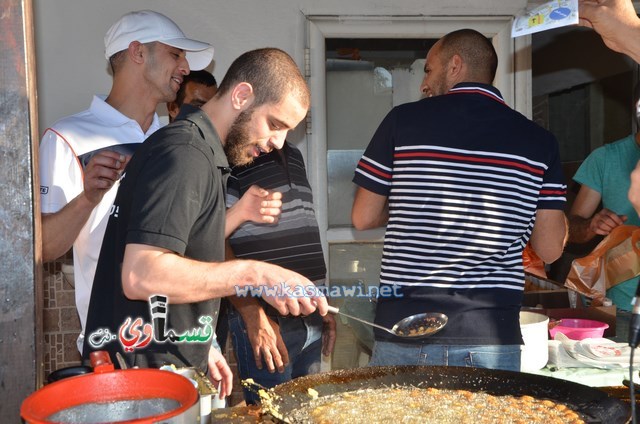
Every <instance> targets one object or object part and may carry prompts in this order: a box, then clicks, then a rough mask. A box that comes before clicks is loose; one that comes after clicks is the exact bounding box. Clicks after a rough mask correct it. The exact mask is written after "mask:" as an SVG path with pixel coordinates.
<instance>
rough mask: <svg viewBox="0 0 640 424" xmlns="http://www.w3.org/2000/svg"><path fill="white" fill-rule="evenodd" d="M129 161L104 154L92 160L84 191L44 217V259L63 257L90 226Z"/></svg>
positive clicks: (112, 153) (86, 172) (112, 154)
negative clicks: (105, 196)
mask: <svg viewBox="0 0 640 424" xmlns="http://www.w3.org/2000/svg"><path fill="white" fill-rule="evenodd" d="M128 160H129V158H127V157H126V156H125V155H122V154H120V153H116V152H111V151H104V152H100V153H98V154H96V155H95V156H94V157H92V158H91V160H90V161H89V163H88V164H87V167H86V168H85V170H84V191H83V192H82V193H80V194H79V195H78V196H76V197H75V198H74V199H73V200H71V202H69V203H67V205H65V207H63V208H62V209H60V210H59V211H58V212H56V213H51V214H42V259H43V261H44V262H47V261H52V260H55V259H57V258H59V257H60V256H62V255H64V254H65V253H66V252H67V251H68V250H69V249H71V246H73V243H74V242H75V240H76V238H77V237H78V234H80V230H82V227H84V225H85V224H86V223H87V220H88V219H89V216H91V212H92V211H93V209H94V208H95V207H96V206H97V205H98V204H99V203H100V201H101V200H102V198H103V197H104V195H105V193H106V192H107V191H109V189H111V187H113V185H114V184H115V182H116V181H118V179H119V178H120V175H121V174H122V170H123V169H124V167H125V166H126V165H127V162H128Z"/></svg>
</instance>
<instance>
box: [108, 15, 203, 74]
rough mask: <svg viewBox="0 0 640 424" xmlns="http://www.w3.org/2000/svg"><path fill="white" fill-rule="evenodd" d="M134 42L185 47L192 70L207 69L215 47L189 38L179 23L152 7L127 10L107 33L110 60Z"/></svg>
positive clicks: (183, 48)
mask: <svg viewBox="0 0 640 424" xmlns="http://www.w3.org/2000/svg"><path fill="white" fill-rule="evenodd" d="M133 41H138V42H140V43H143V44H144V43H151V42H153V41H158V42H160V43H163V44H166V45H168V46H171V47H176V48H178V49H182V50H184V51H185V52H186V58H187V62H189V68H190V69H191V70H192V71H199V70H200V69H204V68H205V67H206V66H207V65H209V63H211V59H213V46H211V45H210V44H209V43H204V42H202V41H196V40H192V39H190V38H187V37H186V36H185V35H184V33H183V32H182V30H180V28H179V27H178V25H176V23H175V22H173V21H172V20H171V19H169V18H167V17H166V16H164V15H163V14H161V13H158V12H154V11H152V10H140V11H137V12H131V13H127V14H126V15H124V16H123V17H122V18H120V19H119V20H118V22H116V23H115V24H113V25H112V26H111V28H109V30H108V31H107V34H106V35H105V36H104V49H105V51H104V52H105V57H106V58H107V60H109V58H110V57H111V56H113V55H114V54H115V53H118V52H120V51H122V50H125V49H127V48H129V44H131V43H132V42H133Z"/></svg>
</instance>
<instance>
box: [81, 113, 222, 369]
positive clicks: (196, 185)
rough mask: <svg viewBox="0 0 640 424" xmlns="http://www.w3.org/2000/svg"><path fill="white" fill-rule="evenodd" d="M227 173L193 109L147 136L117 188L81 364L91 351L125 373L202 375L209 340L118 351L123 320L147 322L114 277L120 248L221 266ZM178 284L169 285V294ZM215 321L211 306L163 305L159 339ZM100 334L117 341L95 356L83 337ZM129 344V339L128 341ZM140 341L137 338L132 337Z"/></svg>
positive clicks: (212, 136)
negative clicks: (183, 369) (157, 250)
mask: <svg viewBox="0 0 640 424" xmlns="http://www.w3.org/2000/svg"><path fill="white" fill-rule="evenodd" d="M228 171H229V165H228V162H227V158H226V156H225V154H224V150H223V148H222V144H221V142H220V138H219V137H218V134H217V132H216V130H215V128H214V127H213V125H212V123H211V121H210V120H209V118H208V117H207V116H206V115H205V114H204V113H203V112H202V111H201V110H200V109H195V108H191V107H187V108H183V113H181V114H180V116H179V117H178V120H177V121H175V122H174V123H172V124H170V125H168V126H166V127H164V128H161V129H160V130H158V131H157V132H155V133H154V134H152V135H151V136H150V137H149V138H148V139H147V140H146V141H145V142H144V143H143V144H142V145H141V147H140V148H139V149H138V150H137V151H136V153H135V154H134V156H133V158H132V159H131V161H130V162H129V164H128V165H127V168H126V171H125V175H124V177H123V178H122V180H121V183H120V188H119V190H118V194H117V196H116V200H115V202H114V205H113V208H112V213H111V215H110V217H109V223H108V226H107V230H106V233H105V237H104V241H103V244H102V249H101V252H100V259H99V261H98V267H97V270H96V277H95V279H94V283H93V289H92V293H91V303H90V306H89V314H88V318H87V328H86V332H85V345H84V352H83V354H84V357H85V358H88V355H89V353H90V352H91V351H92V350H101V349H106V350H108V351H109V352H110V353H111V357H112V361H114V362H115V353H116V352H120V353H121V354H122V355H123V356H124V357H125V358H126V360H127V363H128V365H129V366H134V365H138V366H141V367H159V366H161V365H163V364H170V363H173V364H175V365H176V366H196V367H199V368H201V369H202V370H203V371H204V370H206V365H207V353H208V350H209V347H210V345H211V340H210V339H208V340H206V341H198V340H196V339H197V338H191V339H190V340H189V339H188V338H186V337H185V338H183V339H182V340H180V341H175V340H174V341H171V340H165V341H164V342H158V340H157V338H156V339H154V340H153V341H151V342H150V343H149V344H147V345H145V346H142V347H140V346H139V345H141V344H142V342H140V343H138V346H136V345H135V344H134V346H133V347H134V349H133V351H126V350H127V349H126V347H128V346H127V345H126V343H125V344H123V343H122V342H121V340H123V338H122V337H120V336H118V334H119V330H120V329H121V327H122V325H123V324H124V323H125V322H126V320H127V318H131V320H132V321H135V319H136V318H138V317H140V318H142V322H143V323H149V324H151V323H152V317H151V313H150V310H149V302H146V301H133V300H129V299H127V298H126V297H125V296H124V293H123V291H122V280H121V273H120V270H121V266H122V260H123V257H124V249H125V246H126V244H128V243H135V244H146V245H151V246H157V247H161V248H165V249H168V250H171V251H173V252H175V253H176V254H178V255H180V256H184V257H188V258H191V259H195V260H198V261H205V262H211V261H223V260H224V223H225V186H226V177H227V174H228ZM182 283H184V282H183V281H175V285H176V286H179V285H180V284H182ZM157 294H160V295H164V293H157ZM216 314H217V302H215V301H214V300H208V301H204V302H198V303H192V304H181V305H178V304H173V303H171V298H169V299H168V308H167V321H166V323H165V329H164V330H165V333H166V332H167V331H168V330H172V331H173V333H174V334H175V335H183V336H186V335H188V334H190V333H189V332H191V334H193V331H194V330H198V329H200V331H201V333H200V334H204V333H203V332H204V330H205V328H204V324H203V321H202V320H201V317H212V318H214V317H215V315H216ZM205 321H206V318H205ZM213 327H215V322H213ZM104 329H108V330H109V332H110V333H111V334H112V335H115V336H117V337H116V338H115V339H114V340H111V341H110V342H108V343H106V344H105V345H104V346H102V347H100V349H98V348H96V344H95V341H96V340H97V338H96V337H93V339H92V338H91V336H92V335H93V334H94V333H96V332H97V331H99V330H102V333H103V334H104V333H105V330H104ZM142 329H143V328H142V327H139V328H138V330H142ZM129 330H131V331H132V332H133V331H135V329H131V328H129ZM154 331H157V328H154ZM133 336H135V334H133ZM133 336H132V334H131V333H129V334H128V340H131V339H132V338H133ZM143 339H144V335H142V336H140V340H143ZM92 340H93V341H94V344H93V345H92V344H91V343H90V342H91V341H92ZM128 343H131V342H130V341H129V342H128Z"/></svg>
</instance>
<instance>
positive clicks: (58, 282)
mask: <svg viewBox="0 0 640 424" xmlns="http://www.w3.org/2000/svg"><path fill="white" fill-rule="evenodd" d="M70 257H71V254H70V253H69V254H68V256H65V257H63V258H61V259H59V260H57V261H55V262H51V263H47V264H45V265H44V272H43V280H44V283H43V286H44V313H43V316H44V323H43V325H44V331H43V333H44V373H45V380H46V377H47V376H48V375H49V373H51V371H55V370H57V369H60V368H64V367H69V366H73V365H79V364H80V354H79V353H78V349H77V347H76V338H77V337H78V333H79V332H80V319H79V318H78V314H77V312H76V306H75V298H74V293H75V291H74V286H73V273H71V274H69V275H68V276H65V274H64V273H63V272H62V268H63V264H70V263H71V259H70ZM65 271H66V269H65Z"/></svg>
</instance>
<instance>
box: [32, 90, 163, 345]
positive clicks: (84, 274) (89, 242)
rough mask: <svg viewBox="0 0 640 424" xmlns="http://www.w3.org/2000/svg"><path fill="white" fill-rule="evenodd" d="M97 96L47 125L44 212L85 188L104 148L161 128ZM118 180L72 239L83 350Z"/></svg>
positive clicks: (125, 149)
mask: <svg viewBox="0 0 640 424" xmlns="http://www.w3.org/2000/svg"><path fill="white" fill-rule="evenodd" d="M104 98H105V97H104V96H100V97H99V96H94V97H93V101H92V102H91V106H90V107H89V109H88V110H85V111H83V112H80V113H78V114H75V115H71V116H68V117H66V118H63V119H61V120H60V121H58V122H56V123H55V124H54V125H53V126H52V127H51V128H47V130H46V131H45V133H44V135H43V137H42V141H41V142H40V199H41V208H42V213H45V214H46V213H54V212H58V211H59V210H60V209H62V208H63V207H64V206H65V205H66V204H67V203H69V202H70V201H71V200H73V199H74V198H75V197H76V196H78V195H79V194H80V193H82V190H83V178H84V172H83V171H84V166H86V164H87V163H88V162H89V159H90V158H91V157H92V156H93V155H95V154H96V153H97V152H99V151H101V150H116V151H119V152H121V153H124V154H127V155H131V154H132V153H133V151H134V150H135V148H136V147H137V145H138V144H139V143H142V142H143V141H144V140H145V139H146V138H147V137H148V136H149V135H151V134H152V133H153V132H155V131H156V130H157V129H158V128H160V121H159V120H158V116H157V115H155V114H154V117H153V122H152V124H151V126H150V127H149V130H148V131H147V132H146V133H145V132H143V131H142V129H141V128H140V125H138V123H137V122H136V121H134V120H132V119H130V118H129V117H127V116H125V115H123V114H122V113H120V112H118V111H117V110H116V109H114V108H113V107H111V106H110V105H109V104H107V103H106V102H105V101H104ZM118 185H119V184H118V183H116V184H114V186H113V187H112V188H111V190H109V191H108V192H107V193H106V194H105V195H104V197H103V198H102V201H101V202H100V204H99V205H98V206H97V207H96V208H95V209H94V210H93V212H92V213H91V216H90V217H89V220H88V221H87V223H86V224H85V226H84V227H83V228H82V230H81V231H80V234H79V235H78V238H76V240H75V242H74V244H73V264H74V280H75V297H76V307H77V309H78V315H79V316H80V323H81V325H82V333H81V334H80V336H79V338H78V349H79V350H80V352H82V343H83V337H84V336H83V335H84V328H85V324H86V321H87V311H88V309H89V299H90V298H91V285H92V284H93V277H94V274H95V271H96V265H97V263H98V256H99V255H100V247H101V245H102V239H103V237H104V232H105V230H106V227H107V221H108V217H109V209H110V208H111V205H112V204H113V201H114V199H115V197H116V191H117V189H118Z"/></svg>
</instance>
